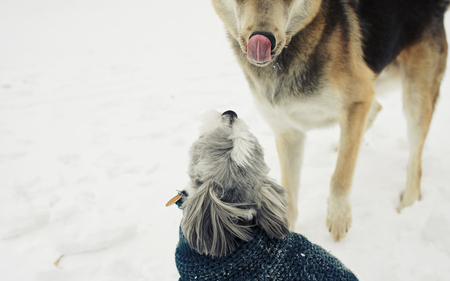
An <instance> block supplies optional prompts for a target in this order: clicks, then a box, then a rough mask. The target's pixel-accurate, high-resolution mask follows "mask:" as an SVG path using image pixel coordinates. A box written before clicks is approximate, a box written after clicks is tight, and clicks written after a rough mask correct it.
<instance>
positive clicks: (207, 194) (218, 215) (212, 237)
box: [181, 181, 255, 257]
mask: <svg viewBox="0 0 450 281" xmlns="http://www.w3.org/2000/svg"><path fill="white" fill-rule="evenodd" d="M220 191H221V187H220V186H218V185H217V184H216V183H214V182H212V181H209V182H206V183H203V185H201V186H200V187H198V189H197V191H196V192H195V194H193V195H191V196H189V197H188V198H187V199H186V201H185V202H184V203H183V208H184V215H183V221H182V222H181V230H182V232H183V235H184V236H185V238H186V240H187V242H188V244H189V245H190V246H191V247H192V248H193V249H195V250H196V251H197V252H199V253H200V254H205V255H210V256H213V257H222V256H225V255H227V254H228V253H231V252H233V251H234V250H235V248H236V238H239V239H242V240H244V241H249V240H251V239H252V237H253V231H252V229H251V226H250V225H246V224H240V223H239V222H242V221H248V220H251V219H252V218H253V216H254V214H255V210H254V209H242V208H238V207H237V206H239V204H231V203H226V202H223V201H221V200H220V198H218V196H217V193H219V194H220Z"/></svg>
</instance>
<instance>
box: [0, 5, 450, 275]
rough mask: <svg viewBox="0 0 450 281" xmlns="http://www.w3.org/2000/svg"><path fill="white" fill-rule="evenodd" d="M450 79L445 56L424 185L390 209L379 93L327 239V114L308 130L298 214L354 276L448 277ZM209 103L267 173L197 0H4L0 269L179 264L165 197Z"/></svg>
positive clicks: (402, 135) (264, 129) (132, 270)
mask: <svg viewBox="0 0 450 281" xmlns="http://www.w3.org/2000/svg"><path fill="white" fill-rule="evenodd" d="M448 20H450V18H448ZM448 20H447V27H449V28H450V22H449V21H448ZM449 90H450V72H448V74H447V75H446V77H445V78H444V81H443V84H442V87H441V97H440V100H439V103H438V105H437V109H436V112H435V115H434V118H433V122H432V126H431V130H430V133H429V135H428V139H427V142H426V146H425V149H424V153H423V177H422V201H420V202H417V203H415V204H414V205H413V206H412V207H410V208H407V209H405V210H404V211H403V212H402V213H401V214H398V213H397V211H396V207H397V205H398V203H399V195H400V192H401V191H402V190H403V188H404V185H405V180H406V168H405V167H406V162H407V159H408V147H407V146H408V145H407V138H406V123H405V119H404V117H403V113H402V103H401V88H400V87H396V88H393V90H391V91H387V92H386V93H385V94H383V95H382V96H380V97H379V98H378V100H379V101H380V103H381V104H382V105H383V110H382V111H381V112H380V114H379V116H378V118H377V120H376V121H375V123H374V126H373V128H371V130H370V131H369V132H368V133H367V134H366V136H365V140H364V144H363V146H362V149H361V153H360V157H359V162H358V166H357V170H356V173H355V178H354V184H353V193H352V204H353V226H352V228H351V229H350V232H349V234H348V235H347V237H346V238H345V239H344V240H342V241H341V242H339V243H335V242H333V240H332V238H331V236H330V235H329V233H328V230H327V228H326V227H325V217H326V199H327V196H328V190H329V181H330V177H331V174H332V172H333V168H334V164H335V161H336V156H337V154H336V152H334V146H335V145H336V144H337V141H338V135H339V129H338V128H337V127H335V128H330V129H326V130H318V131H312V132H310V133H309V134H308V140H307V144H306V153H305V159H304V168H303V171H302V186H301V191H300V203H299V205H300V217H299V220H298V222H297V225H296V230H297V231H298V232H300V233H301V234H303V235H305V236H306V237H307V238H308V239H310V240H311V241H312V242H314V243H317V244H319V245H321V246H322V247H324V248H325V249H327V250H328V251H331V253H332V254H334V255H335V256H337V257H338V258H339V259H341V260H342V261H343V262H344V263H345V264H346V265H347V266H348V267H349V268H350V269H351V270H352V271H353V272H354V273H355V274H356V275H357V276H358V277H359V278H360V280H450V279H449V278H450V186H449V180H450V169H449V167H450V148H449V147H450V132H449V124H450V110H448V109H449V108H450V96H449ZM209 109H216V110H218V111H225V110H228V109H233V110H235V111H236V112H237V113H238V115H239V116H240V117H242V118H243V119H244V120H245V121H246V122H247V124H248V125H249V126H250V128H251V129H252V132H253V133H254V134H255V135H256V137H257V138H258V139H259V141H260V142H261V144H262V146H263V147H264V149H265V153H266V162H267V163H268V165H269V166H270V167H271V169H272V171H271V176H272V177H273V178H275V179H276V180H277V181H278V182H279V180H280V172H279V164H278V159H277V154H276V149H275V144H274V137H273V134H272V132H271V130H270V128H269V127H268V126H267V125H266V124H265V122H264V121H263V119H262V117H261V116H260V115H259V113H258V112H257V111H256V110H255V108H254V105H253V101H252V98H251V95H250V92H249V89H248V86H247V83H246V81H245V79H244V75H243V74H242V72H241V70H240V68H239V66H238V64H237V62H236V60H235V58H234V57H233V54H232V52H231V49H230V47H229V43H228V41H227V39H226V36H225V29H224V26H223V24H222V22H221V21H220V20H219V18H218V16H217V15H216V14H215V12H214V10H213V8H212V4H211V3H210V1H208V0H189V1H181V0H177V1H174V0H165V1H156V0H150V1H149V0H145V1H144V0H130V1H119V0H109V1H106V0H104V1H100V0H77V1H57V0H40V1H31V0H2V1H1V2H0V280H2V281H15V280H20V281H22V280H23V281H25V280H26V281H29V280H38V281H61V280H64V281H81V280H89V281H105V280H108V281H109V280H121V281H124V280H138V281H144V280H158V281H159V280H177V278H178V273H177V270H176V267H175V261H174V252H175V247H176V244H177V240H178V226H179V223H180V220H181V216H182V214H181V211H180V210H179V209H178V208H176V207H174V206H172V207H170V208H166V207H165V206H164V205H165V203H166V202H167V201H168V200H169V199H170V198H171V197H173V196H174V195H175V194H176V190H180V189H183V188H184V187H185V185H186V184H187V183H188V177H187V173H186V171H187V166H188V150H189V147H190V145H191V144H192V142H193V141H194V140H195V139H196V138H197V132H198V127H199V122H200V119H201V118H200V117H201V115H202V113H203V112H205V111H207V110H209ZM62 255H64V256H63V257H62V258H61V259H60V262H59V264H58V266H55V261H57V260H58V258H60V257H61V256H62Z"/></svg>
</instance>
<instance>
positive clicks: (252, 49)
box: [247, 35, 272, 63]
mask: <svg viewBox="0 0 450 281" xmlns="http://www.w3.org/2000/svg"><path fill="white" fill-rule="evenodd" d="M270 51H271V44H270V40H269V39H268V38H267V37H265V36H263V35H253V36H252V37H251V38H250V40H248V44H247V58H248V59H250V60H252V61H254V62H256V63H265V62H268V61H270V60H271V59H272V56H271V55H270Z"/></svg>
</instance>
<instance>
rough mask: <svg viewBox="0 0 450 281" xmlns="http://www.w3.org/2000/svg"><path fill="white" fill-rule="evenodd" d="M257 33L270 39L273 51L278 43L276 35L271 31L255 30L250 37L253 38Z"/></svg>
mask: <svg viewBox="0 0 450 281" xmlns="http://www.w3.org/2000/svg"><path fill="white" fill-rule="evenodd" d="M255 35H262V36H265V37H266V38H267V39H269V41H270V50H271V51H273V49H274V48H275V46H276V45H277V40H276V39H275V35H273V34H272V33H270V32H264V31H258V32H253V33H252V35H250V37H249V38H248V39H250V38H252V37H253V36H255Z"/></svg>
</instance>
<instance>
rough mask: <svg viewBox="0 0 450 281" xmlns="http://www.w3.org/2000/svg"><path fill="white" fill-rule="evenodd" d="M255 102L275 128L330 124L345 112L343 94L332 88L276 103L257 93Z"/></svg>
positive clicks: (305, 128) (299, 128) (311, 126)
mask: <svg viewBox="0 0 450 281" xmlns="http://www.w3.org/2000/svg"><path fill="white" fill-rule="evenodd" d="M254 96H255V99H256V105H257V107H258V109H259V110H260V111H261V113H262V114H263V116H264V117H265V118H266V120H267V122H269V124H270V125H271V126H272V128H273V129H275V130H277V131H278V130H292V129H296V130H300V131H308V130H310V129H314V128H320V127H326V126H331V125H333V124H335V123H336V122H338V121H339V119H340V118H341V114H342V102H341V95H340V94H339V93H338V92H336V91H332V90H323V91H321V92H320V93H315V94H314V95H311V96H303V97H298V98H293V97H290V98H288V99H287V100H282V101H279V102H276V103H272V102H270V101H269V99H268V98H267V97H263V96H262V95H259V94H257V93H254Z"/></svg>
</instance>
